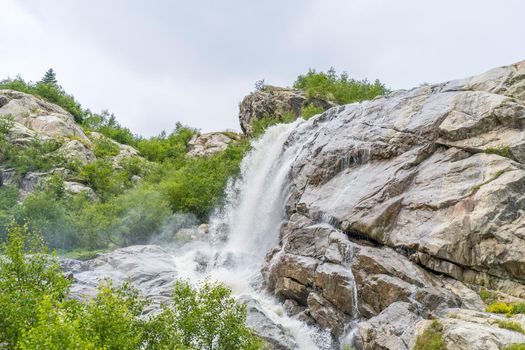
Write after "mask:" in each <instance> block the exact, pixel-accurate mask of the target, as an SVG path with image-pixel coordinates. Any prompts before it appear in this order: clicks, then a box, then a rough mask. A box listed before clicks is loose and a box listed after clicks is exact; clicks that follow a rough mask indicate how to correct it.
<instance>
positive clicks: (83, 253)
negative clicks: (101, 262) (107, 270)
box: [58, 249, 110, 261]
mask: <svg viewBox="0 0 525 350" xmlns="http://www.w3.org/2000/svg"><path fill="white" fill-rule="evenodd" d="M109 251H110V249H97V250H87V249H76V250H72V251H58V255H60V256H61V257H64V258H68V259H74V260H82V261H85V260H91V259H93V258H95V257H96V256H97V255H98V254H102V253H107V252H109Z"/></svg>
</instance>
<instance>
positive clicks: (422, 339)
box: [414, 320, 447, 350]
mask: <svg viewBox="0 0 525 350" xmlns="http://www.w3.org/2000/svg"><path fill="white" fill-rule="evenodd" d="M414 350H447V347H446V346H445V342H444V341H443V325H442V324H441V323H440V322H439V321H438V320H433V321H432V323H431V324H430V326H429V327H428V328H427V329H425V331H424V332H423V334H421V335H420V336H419V337H417V339H416V344H415V346H414Z"/></svg>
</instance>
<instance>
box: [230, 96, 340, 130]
mask: <svg viewBox="0 0 525 350" xmlns="http://www.w3.org/2000/svg"><path fill="white" fill-rule="evenodd" d="M309 104H313V105H314V106H316V107H321V108H323V109H324V110H326V109H328V108H331V107H333V106H335V104H334V103H332V102H329V101H325V100H321V99H317V98H307V96H306V94H305V93H304V92H303V91H301V90H294V89H287V88H278V87H273V86H265V87H264V88H263V89H261V90H258V91H255V92H253V93H251V94H249V95H248V96H246V97H245V98H244V99H243V100H242V102H241V104H240V106H239V122H240V124H241V128H242V131H243V132H244V133H245V134H246V135H247V136H248V137H251V136H252V132H253V130H252V123H253V121H254V120H256V119H261V118H264V117H266V116H273V117H276V118H279V119H280V118H282V117H283V116H284V115H285V114H290V113H291V115H293V116H294V118H299V116H300V114H301V108H303V107H306V106H307V105H309Z"/></svg>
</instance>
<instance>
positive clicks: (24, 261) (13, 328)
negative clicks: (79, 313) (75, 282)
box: [0, 225, 70, 347]
mask: <svg viewBox="0 0 525 350" xmlns="http://www.w3.org/2000/svg"><path fill="white" fill-rule="evenodd" d="M47 253H48V250H47V248H46V246H45V244H44V241H43V240H42V237H41V236H39V235H36V234H33V233H31V232H30V231H29V230H28V228H27V226H16V225H12V226H11V227H10V228H9V230H8V237H7V241H6V243H4V244H3V245H2V247H1V254H2V255H3V256H4V258H2V259H0V343H7V344H8V346H10V347H14V346H15V344H17V343H18V341H19V337H20V336H21V335H22V334H23V332H25V331H28V330H29V329H30V328H32V327H34V326H35V325H36V324H37V323H38V321H39V314H38V312H39V310H38V308H35V305H39V303H40V302H42V301H43V300H44V299H47V300H48V302H50V303H53V304H54V303H58V302H59V301H61V300H62V299H63V298H64V297H65V296H66V295H67V292H68V288H69V285H70V282H69V281H68V280H67V279H66V278H65V277H64V275H63V274H62V271H61V270H60V266H59V265H58V263H57V261H56V259H54V258H53V257H51V258H50V256H49V255H47Z"/></svg>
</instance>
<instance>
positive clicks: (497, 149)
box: [485, 144, 512, 158]
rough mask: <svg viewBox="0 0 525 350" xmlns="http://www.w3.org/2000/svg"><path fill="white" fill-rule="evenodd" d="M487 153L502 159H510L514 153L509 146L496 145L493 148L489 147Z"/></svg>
mask: <svg viewBox="0 0 525 350" xmlns="http://www.w3.org/2000/svg"><path fill="white" fill-rule="evenodd" d="M485 153H488V154H497V155H499V156H502V157H506V158H510V157H511V156H512V151H511V148H510V146H509V145H503V144H502V145H496V146H493V147H487V149H486V150H485Z"/></svg>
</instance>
